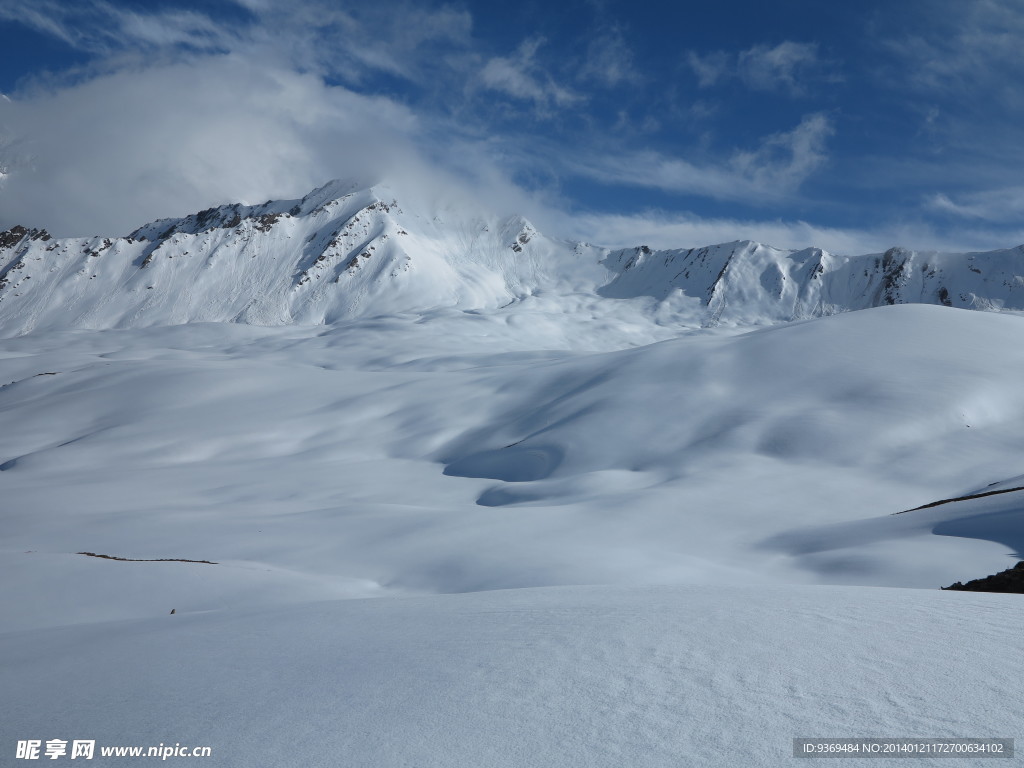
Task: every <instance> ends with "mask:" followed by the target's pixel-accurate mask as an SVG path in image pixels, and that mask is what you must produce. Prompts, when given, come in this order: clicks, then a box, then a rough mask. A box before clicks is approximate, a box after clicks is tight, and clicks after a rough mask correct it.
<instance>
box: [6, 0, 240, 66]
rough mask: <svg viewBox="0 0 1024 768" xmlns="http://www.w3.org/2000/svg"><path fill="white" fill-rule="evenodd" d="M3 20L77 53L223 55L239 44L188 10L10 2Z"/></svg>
mask: <svg viewBox="0 0 1024 768" xmlns="http://www.w3.org/2000/svg"><path fill="white" fill-rule="evenodd" d="M0 19H2V20H6V21H16V22H19V23H21V24H25V25H26V26H29V27H33V28H35V29H36V30H38V31H40V32H43V33H45V34H49V35H52V36H53V37H56V38H57V39H59V40H62V41H63V42H65V43H67V44H68V45H70V46H71V47H73V48H76V49H78V50H83V51H88V52H92V53H100V54H109V53H113V52H116V51H120V50H122V49H124V48H125V47H132V48H142V49H151V48H161V47H166V46H174V45H185V46H188V47H190V48H194V49H199V50H218V49H219V50H224V49H226V48H227V47H230V46H231V44H232V43H233V42H235V41H236V40H237V38H236V37H235V35H234V34H233V33H232V31H231V30H229V29H227V28H225V27H222V26H220V25H218V24H216V23H215V22H214V21H212V20H211V19H210V17H209V16H206V15H204V14H202V13H198V12H195V11H188V10H155V11H150V12H148V13H142V12H139V11H135V10H131V9H125V8H121V7H118V6H116V5H113V4H111V3H109V2H105V1H104V0H82V1H81V2H77V3H64V2H58V1H57V0H7V1H6V2H5V3H3V4H2V5H0Z"/></svg>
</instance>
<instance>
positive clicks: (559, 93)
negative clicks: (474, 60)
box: [480, 37, 581, 112]
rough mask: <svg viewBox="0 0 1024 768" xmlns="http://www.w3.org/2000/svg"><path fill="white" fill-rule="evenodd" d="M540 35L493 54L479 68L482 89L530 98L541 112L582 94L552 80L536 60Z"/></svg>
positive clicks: (542, 41) (576, 98)
mask: <svg viewBox="0 0 1024 768" xmlns="http://www.w3.org/2000/svg"><path fill="white" fill-rule="evenodd" d="M544 42H545V40H544V38H542V37H535V38H530V39H528V40H524V41H523V42H522V43H521V44H520V45H519V47H518V48H517V49H516V51H515V52H514V53H513V54H512V55H511V56H495V57H494V58H492V59H490V60H489V61H487V63H486V64H485V65H484V67H483V69H482V70H481V71H480V83H481V84H482V85H483V87H485V88H489V89H491V90H494V91H500V92H501V93H504V94H506V95H508V96H512V97H514V98H516V99H521V100H523V101H531V102H533V105H534V106H535V107H536V108H537V109H538V110H540V111H541V112H544V111H547V109H548V108H549V107H550V106H551V105H555V106H559V107H564V106H568V105H569V104H572V103H574V102H576V101H579V100H580V99H581V97H580V96H579V95H578V94H575V93H573V92H572V91H570V90H569V89H568V88H565V87H563V86H561V85H559V84H558V83H556V82H555V80H554V78H553V77H552V76H551V75H550V74H549V73H548V72H546V71H545V70H544V69H543V68H542V67H541V65H540V64H539V63H538V61H537V50H538V49H539V48H540V47H541V46H542V45H543V44H544Z"/></svg>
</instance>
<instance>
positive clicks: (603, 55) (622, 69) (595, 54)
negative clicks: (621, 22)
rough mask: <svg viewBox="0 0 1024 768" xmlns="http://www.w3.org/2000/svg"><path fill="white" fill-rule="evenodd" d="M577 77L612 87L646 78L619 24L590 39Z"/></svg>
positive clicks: (602, 29) (601, 31) (605, 27)
mask: <svg viewBox="0 0 1024 768" xmlns="http://www.w3.org/2000/svg"><path fill="white" fill-rule="evenodd" d="M577 77H578V78H579V79H581V80H589V81H594V82H597V83H599V84H601V85H604V86H606V87H609V88H615V87H617V86H620V85H624V84H628V83H637V82H640V81H641V80H642V79H643V78H642V77H641V75H640V73H639V71H638V70H637V69H636V66H635V62H634V56H633V49H632V47H631V46H630V45H629V43H627V42H626V38H625V35H624V34H623V32H622V29H621V28H620V27H618V26H616V25H605V26H604V27H602V28H601V29H600V30H599V31H597V32H596V33H595V34H593V35H591V36H590V40H589V42H588V43H587V52H586V56H585V58H584V59H583V63H582V65H581V66H580V68H579V71H578V73H577Z"/></svg>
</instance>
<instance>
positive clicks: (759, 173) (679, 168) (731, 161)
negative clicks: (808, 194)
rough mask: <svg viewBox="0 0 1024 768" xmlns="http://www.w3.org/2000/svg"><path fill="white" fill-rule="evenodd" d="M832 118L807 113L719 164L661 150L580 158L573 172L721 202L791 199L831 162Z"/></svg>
mask: <svg viewBox="0 0 1024 768" xmlns="http://www.w3.org/2000/svg"><path fill="white" fill-rule="evenodd" d="M833 130H834V129H833V126H832V122H831V120H829V118H828V117H827V116H826V115H824V114H820V113H816V114H811V115H807V116H805V117H804V118H803V120H802V121H801V122H800V124H799V125H797V126H796V127H795V128H794V129H793V130H791V131H785V132H782V133H776V134H772V135H769V136H766V137H765V138H763V139H762V140H761V142H760V143H759V144H758V146H757V147H755V148H754V149H751V150H740V151H736V152H734V153H732V154H731V155H730V156H728V157H726V158H723V159H721V160H719V161H718V162H711V161H704V162H693V161H689V160H685V159H682V158H678V157H670V156H666V155H664V154H662V153H659V152H653V151H641V152H633V153H629V154H624V155H618V156H612V155H606V154H604V153H597V154H593V155H588V156H585V157H577V158H575V159H574V160H571V161H570V162H572V163H573V170H575V171H576V172H578V173H581V174H584V175H587V176H590V177H591V178H594V179H597V180H599V181H603V182H606V183H612V182H614V183H619V184H627V185H630V186H637V187H652V188H657V189H662V190H666V191H670V192H676V193H683V194H689V195H698V196H709V197H713V198H716V199H720V200H742V201H746V202H752V203H759V202H766V201H771V200H778V199H779V198H781V197H785V196H788V195H792V194H793V193H794V192H795V191H796V190H797V189H798V188H799V186H800V185H801V184H802V183H803V182H804V181H805V180H806V179H807V178H808V177H809V176H810V175H812V174H813V173H814V172H816V171H817V170H818V169H820V168H821V167H822V166H824V165H825V163H826V162H827V159H828V155H827V152H826V147H825V144H826V141H827V139H828V137H829V136H830V135H831V134H832V133H833Z"/></svg>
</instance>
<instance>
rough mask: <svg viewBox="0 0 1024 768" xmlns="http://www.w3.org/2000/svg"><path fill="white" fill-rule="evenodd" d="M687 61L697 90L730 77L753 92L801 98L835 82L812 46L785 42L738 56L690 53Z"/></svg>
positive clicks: (830, 68) (829, 66)
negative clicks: (777, 93)
mask: <svg viewBox="0 0 1024 768" xmlns="http://www.w3.org/2000/svg"><path fill="white" fill-rule="evenodd" d="M687 61H688V63H689V65H690V68H691V69H692V70H693V72H694V74H695V75H696V76H697V84H698V86H699V87H700V88H711V87H713V86H715V85H718V84H720V83H723V82H726V81H728V80H730V79H732V78H737V79H739V80H740V81H741V82H743V83H744V84H745V85H746V86H747V87H749V88H752V89H754V90H757V91H774V92H780V93H784V94H787V95H789V96H802V95H805V94H806V93H807V92H808V90H809V89H810V87H811V86H812V85H814V84H818V83H821V82H836V81H837V80H838V79H839V76H838V74H837V73H836V72H835V71H834V65H833V64H832V63H831V62H827V61H824V60H822V59H821V57H820V56H819V55H818V45H817V44H816V43H797V42H793V41H791V40H786V41H784V42H781V43H779V44H778V45H775V46H769V45H764V44H761V45H755V46H752V47H751V48H748V49H747V50H744V51H740V52H739V53H730V52H727V51H712V52H710V53H707V54H704V55H700V54H698V53H696V52H694V51H690V52H689V54H688V55H687Z"/></svg>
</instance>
